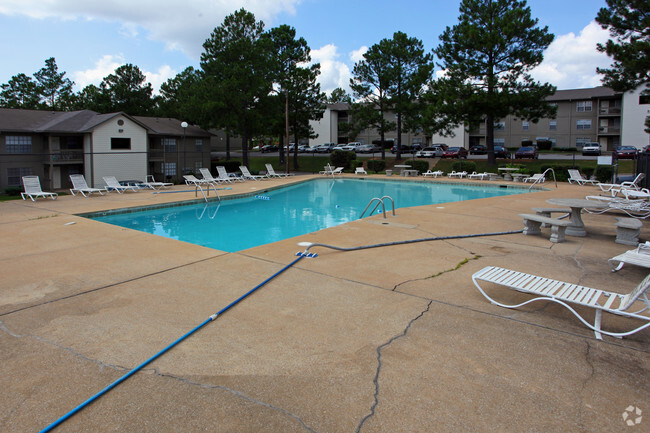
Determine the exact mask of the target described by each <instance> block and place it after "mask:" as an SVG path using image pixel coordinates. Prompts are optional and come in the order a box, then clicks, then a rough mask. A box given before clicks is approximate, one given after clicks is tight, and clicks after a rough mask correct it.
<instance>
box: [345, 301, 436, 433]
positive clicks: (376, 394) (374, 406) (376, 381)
mask: <svg viewBox="0 0 650 433" xmlns="http://www.w3.org/2000/svg"><path fill="white" fill-rule="evenodd" d="M432 303H433V301H429V302H428V303H427V308H425V309H424V310H423V311H421V312H420V314H418V315H417V316H416V317H414V318H413V319H411V320H410V321H409V323H408V324H407V325H406V327H405V328H404V330H403V331H402V332H401V333H400V334H398V335H395V336H393V337H391V339H390V340H388V341H387V342H385V343H384V344H382V345H380V346H379V347H377V370H376V371H375V377H374V379H373V381H372V382H373V383H374V385H375V392H374V395H373V398H374V402H373V404H372V405H371V406H370V413H369V414H367V415H366V416H364V417H363V418H362V419H361V421H360V422H359V425H358V426H357V428H356V430H355V433H359V432H360V431H361V429H362V428H363V425H364V424H365V423H366V421H368V420H369V419H370V418H372V417H373V416H374V415H375V410H376V409H377V406H378V405H379V376H380V374H381V369H382V365H383V364H382V361H381V356H382V353H381V352H382V350H383V349H385V348H386V347H388V346H390V345H391V344H392V343H393V342H394V341H396V340H398V339H400V338H402V337H404V336H406V334H407V333H408V331H409V329H410V328H411V325H413V323H415V321H417V320H418V319H420V318H421V317H422V316H424V314H425V313H427V312H428V311H429V310H430V308H431V304H432Z"/></svg>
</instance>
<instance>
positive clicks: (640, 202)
mask: <svg viewBox="0 0 650 433" xmlns="http://www.w3.org/2000/svg"><path fill="white" fill-rule="evenodd" d="M637 192H640V191H637ZM585 198H586V199H587V200H593V201H595V202H600V203H606V204H607V207H605V208H598V209H591V208H588V207H585V208H584V210H585V211H586V212H589V213H592V214H601V213H605V212H608V211H620V212H623V213H626V214H627V215H629V216H631V217H632V218H643V219H645V218H647V217H648V216H650V201H648V200H647V199H627V198H623V197H607V196H601V195H588V196H587V197H585Z"/></svg>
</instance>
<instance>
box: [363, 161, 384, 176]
mask: <svg viewBox="0 0 650 433" xmlns="http://www.w3.org/2000/svg"><path fill="white" fill-rule="evenodd" d="M366 164H367V165H368V170H372V171H374V172H375V173H379V172H380V171H384V170H385V169H386V161H384V160H383V159H369V160H368V162H367V163H366Z"/></svg>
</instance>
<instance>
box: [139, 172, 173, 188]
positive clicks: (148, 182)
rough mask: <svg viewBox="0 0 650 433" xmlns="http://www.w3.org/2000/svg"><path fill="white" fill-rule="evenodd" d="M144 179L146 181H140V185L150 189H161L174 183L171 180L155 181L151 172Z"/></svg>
mask: <svg viewBox="0 0 650 433" xmlns="http://www.w3.org/2000/svg"><path fill="white" fill-rule="evenodd" d="M146 179H147V180H146V182H141V183H140V185H143V186H146V187H147V188H151V189H162V188H167V187H168V186H172V185H174V184H173V183H171V182H156V180H155V179H154V177H153V175H152V174H148V175H147V178H146Z"/></svg>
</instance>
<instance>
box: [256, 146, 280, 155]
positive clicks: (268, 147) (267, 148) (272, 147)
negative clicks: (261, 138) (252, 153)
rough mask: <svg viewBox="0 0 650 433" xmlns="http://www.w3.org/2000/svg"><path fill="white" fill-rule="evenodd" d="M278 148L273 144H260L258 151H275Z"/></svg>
mask: <svg viewBox="0 0 650 433" xmlns="http://www.w3.org/2000/svg"><path fill="white" fill-rule="evenodd" d="M278 149H279V147H278V146H276V145H275V144H267V145H265V146H262V147H261V148H260V152H262V153H267V152H277V151H278Z"/></svg>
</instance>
